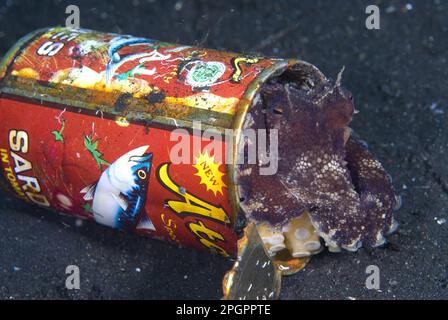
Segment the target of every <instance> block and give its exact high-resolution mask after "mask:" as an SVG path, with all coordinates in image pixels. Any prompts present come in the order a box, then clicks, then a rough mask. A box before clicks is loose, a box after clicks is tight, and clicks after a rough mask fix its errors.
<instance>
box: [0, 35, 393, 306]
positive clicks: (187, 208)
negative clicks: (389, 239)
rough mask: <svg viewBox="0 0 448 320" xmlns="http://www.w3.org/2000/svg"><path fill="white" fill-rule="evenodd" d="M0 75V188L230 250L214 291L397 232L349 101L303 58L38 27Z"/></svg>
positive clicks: (266, 280) (238, 294) (388, 195)
mask: <svg viewBox="0 0 448 320" xmlns="http://www.w3.org/2000/svg"><path fill="white" fill-rule="evenodd" d="M0 79H1V80H0V81H1V82H0V94H1V96H0V156H1V157H0V159H1V166H0V167H1V168H2V175H0V178H1V179H0V182H1V183H0V185H2V186H4V187H5V188H6V189H7V190H9V191H10V192H12V193H13V194H14V195H16V196H17V197H19V198H20V199H22V200H24V201H27V202H29V203H33V204H36V205H39V206H42V207H47V208H51V209H53V210H55V211H58V212H61V213H65V214H69V215H73V216H75V217H78V218H82V219H89V220H94V221H96V222H98V223H101V224H103V225H107V226H110V227H113V228H116V229H120V230H126V231H132V232H137V233H140V234H143V235H148V236H150V237H153V238H157V239H164V240H166V241H169V242H171V243H174V244H177V245H181V246H185V247H193V248H196V249H199V250H204V251H209V252H213V253H218V254H220V255H222V256H224V257H231V258H235V257H238V259H237V262H236V263H235V265H234V267H233V269H232V270H230V271H229V272H228V273H227V275H226V276H225V278H224V284H223V288H224V297H225V298H229V299H235V298H254V299H255V298H273V297H276V296H277V295H278V293H279V288H280V279H281V275H285V274H292V273H295V272H297V271H298V270H300V269H302V268H303V267H304V266H305V265H306V263H307V262H308V260H309V257H310V256H311V255H312V254H316V253H318V252H320V251H322V250H323V248H324V245H326V246H327V247H329V249H330V250H331V251H340V250H342V249H347V250H351V251H355V250H357V249H358V248H359V247H361V246H362V245H367V246H372V247H376V246H379V245H382V244H383V243H384V242H385V236H387V235H388V234H390V233H391V232H393V231H394V230H395V229H396V226H397V223H396V222H395V220H394V219H393V216H392V213H393V210H394V209H396V208H397V207H398V204H399V200H398V198H396V197H395V196H394V193H393V190H392V185H391V180H390V178H389V176H388V175H387V174H386V172H385V171H384V169H383V167H382V166H381V164H380V163H379V162H378V161H377V160H376V159H375V158H374V157H373V156H372V155H371V154H370V153H369V151H368V150H367V148H366V146H365V144H364V143H361V142H360V140H358V139H357V138H355V136H354V135H353V134H352V132H351V130H350V129H349V127H348V124H349V122H350V121H351V118H352V115H353V113H354V112H353V111H354V108H353V104H352V101H351V95H350V93H349V92H348V91H346V90H345V89H343V88H342V87H341V86H340V82H341V77H340V75H339V76H338V79H337V80H336V81H335V82H332V81H331V80H328V79H327V78H325V76H324V75H323V74H322V73H321V72H320V71H319V70H318V69H317V68H315V67H314V66H312V65H310V64H308V63H306V62H303V61H297V60H283V59H272V58H265V57H262V56H257V55H239V54H235V53H229V52H224V51H217V50H209V49H203V48H199V47H194V46H181V45H177V44H171V43H166V42H160V41H155V40H150V39H145V38H137V37H132V36H123V35H117V34H109V33H99V32H95V31H89V30H84V29H66V28H51V29H45V30H39V31H36V32H34V33H31V34H29V35H27V36H26V37H24V38H23V39H21V40H19V42H18V43H17V44H16V45H15V46H14V47H13V48H12V49H11V50H10V51H9V52H8V53H7V55H6V56H5V57H4V58H3V61H2V63H1V65H0ZM253 150H256V152H255V153H254V152H251V151H253ZM247 288H251V290H249V291H248V290H247Z"/></svg>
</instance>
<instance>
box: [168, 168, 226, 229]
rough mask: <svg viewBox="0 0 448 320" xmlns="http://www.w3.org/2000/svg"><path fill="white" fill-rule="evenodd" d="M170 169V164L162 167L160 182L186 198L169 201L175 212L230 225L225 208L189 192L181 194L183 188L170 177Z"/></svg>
mask: <svg viewBox="0 0 448 320" xmlns="http://www.w3.org/2000/svg"><path fill="white" fill-rule="evenodd" d="M168 167H169V164H168V163H166V164H164V165H162V166H161V167H160V169H159V177H160V180H161V181H162V183H163V184H164V185H165V187H167V188H168V189H169V190H171V191H172V192H174V193H176V194H177V195H179V196H180V197H182V198H184V202H182V201H175V200H169V201H168V205H169V207H170V208H171V209H172V210H174V211H175V212H176V213H178V214H183V213H192V214H197V215H201V216H204V217H207V218H210V219H214V220H218V221H221V222H225V223H230V219H229V217H228V216H227V214H226V212H225V211H224V209H223V208H218V207H215V206H213V205H211V204H209V203H207V202H205V201H203V200H201V199H199V198H198V197H195V196H194V195H192V194H190V193H188V192H187V191H184V192H181V188H180V187H179V186H178V185H176V184H175V183H174V182H173V181H172V180H171V178H170V176H169V175H168Z"/></svg>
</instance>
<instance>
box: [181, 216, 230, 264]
mask: <svg viewBox="0 0 448 320" xmlns="http://www.w3.org/2000/svg"><path fill="white" fill-rule="evenodd" d="M188 227H189V228H190V230H191V231H192V232H193V233H194V234H195V235H196V236H197V237H198V238H199V241H200V242H201V243H202V244H203V245H204V246H206V247H207V248H209V249H212V250H214V251H217V252H218V253H219V254H220V255H222V256H224V257H228V256H229V254H228V253H227V252H226V251H225V250H224V249H223V248H221V247H220V246H218V245H217V244H216V243H214V242H213V241H215V240H221V241H224V238H223V236H222V235H221V234H219V233H217V232H216V231H213V230H211V229H209V228H207V227H206V226H205V225H204V223H203V222H202V221H197V222H196V223H194V222H191V223H189V224H188ZM203 234H204V235H206V236H207V238H205V237H203V236H202V235H203Z"/></svg>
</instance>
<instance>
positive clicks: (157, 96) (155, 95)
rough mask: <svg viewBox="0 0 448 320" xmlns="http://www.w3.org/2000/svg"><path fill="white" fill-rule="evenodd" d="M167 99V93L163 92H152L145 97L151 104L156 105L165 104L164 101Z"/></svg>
mask: <svg viewBox="0 0 448 320" xmlns="http://www.w3.org/2000/svg"><path fill="white" fill-rule="evenodd" d="M165 97H166V94H165V91H163V90H161V91H152V92H151V93H150V94H148V95H147V96H146V97H145V99H146V100H147V101H148V102H149V103H150V104H155V103H161V102H163V100H165Z"/></svg>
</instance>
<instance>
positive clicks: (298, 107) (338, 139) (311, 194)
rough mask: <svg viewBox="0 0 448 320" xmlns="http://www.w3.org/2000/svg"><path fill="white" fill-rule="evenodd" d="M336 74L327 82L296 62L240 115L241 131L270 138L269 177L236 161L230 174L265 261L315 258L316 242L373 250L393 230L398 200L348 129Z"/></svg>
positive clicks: (347, 98)
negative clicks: (272, 165) (272, 164)
mask: <svg viewBox="0 0 448 320" xmlns="http://www.w3.org/2000/svg"><path fill="white" fill-rule="evenodd" d="M341 75H342V71H341V73H340V74H339V75H338V77H337V79H336V81H331V80H329V79H327V78H325V77H324V76H323V75H322V73H321V72H320V71H319V70H318V69H317V68H315V67H314V66H312V65H310V64H306V63H303V64H301V65H300V66H299V69H298V70H295V72H294V73H293V72H291V73H288V72H285V73H284V74H282V75H281V76H278V77H275V78H272V79H270V80H269V81H268V82H267V83H265V84H264V85H263V87H262V88H261V90H260V92H259V95H258V97H257V98H256V99H255V100H254V103H253V105H252V106H251V108H250V110H249V113H248V114H247V117H246V122H245V124H244V128H245V129H247V128H251V129H266V130H267V132H268V134H269V132H272V130H273V129H277V132H278V171H277V173H276V174H274V175H262V174H260V166H259V164H247V162H248V161H242V162H241V163H244V164H241V165H240V166H239V176H238V186H239V193H240V199H241V207H242V209H243V210H244V211H245V213H246V216H247V217H248V218H250V219H252V220H255V221H256V222H258V225H259V227H258V230H259V233H260V235H261V237H262V239H263V241H264V243H265V246H266V248H267V250H268V253H269V254H270V255H271V256H274V255H275V254H276V253H277V252H279V251H281V250H284V249H285V248H287V249H288V250H289V251H290V253H291V254H292V256H293V257H303V256H308V255H311V254H315V253H318V252H320V251H321V250H322V248H323V247H322V246H321V242H320V238H322V239H323V240H324V242H325V244H326V246H327V247H328V248H329V250H330V251H332V252H339V251H341V248H342V249H345V250H349V251H357V250H358V249H359V248H360V247H362V246H367V247H378V246H381V245H383V244H385V242H386V238H385V237H386V236H388V235H390V234H391V233H392V232H394V231H395V230H396V228H397V225H398V224H397V222H396V220H395V219H394V217H393V212H394V210H397V209H398V207H399V206H400V198H399V197H396V196H395V194H394V190H393V186H392V181H391V178H390V176H389V175H388V174H387V173H386V171H385V169H384V168H383V166H382V165H381V163H380V162H379V161H378V160H377V159H376V158H375V157H374V156H373V155H372V154H371V153H370V152H369V150H368V148H367V145H366V143H364V142H363V141H362V140H360V139H359V138H358V137H357V136H356V135H355V133H354V132H353V131H352V130H351V129H350V128H349V124H350V122H351V120H352V117H353V115H354V114H355V108H354V104H353V99H352V95H351V93H350V92H349V91H347V90H346V89H344V88H343V87H342V86H341ZM268 140H269V139H268ZM241 141H244V142H241ZM241 143H243V144H245V145H247V144H251V143H254V141H250V139H247V137H246V138H245V139H244V140H243V139H242V140H240V144H241ZM245 160H247V159H245Z"/></svg>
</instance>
